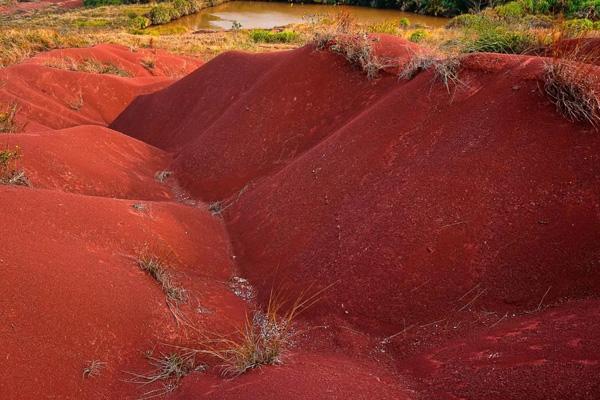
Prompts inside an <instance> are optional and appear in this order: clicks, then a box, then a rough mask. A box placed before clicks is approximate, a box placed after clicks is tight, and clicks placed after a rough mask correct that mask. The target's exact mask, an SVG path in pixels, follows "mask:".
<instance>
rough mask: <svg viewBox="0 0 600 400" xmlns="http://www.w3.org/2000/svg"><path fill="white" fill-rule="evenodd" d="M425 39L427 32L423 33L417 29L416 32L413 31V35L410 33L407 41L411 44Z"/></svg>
mask: <svg viewBox="0 0 600 400" xmlns="http://www.w3.org/2000/svg"><path fill="white" fill-rule="evenodd" d="M426 37H427V32H426V31H424V30H422V29H417V30H416V31H414V32H413V33H411V35H410V37H409V38H408V40H410V41H411V42H415V43H419V42H421V41H422V40H423V39H425V38H426Z"/></svg>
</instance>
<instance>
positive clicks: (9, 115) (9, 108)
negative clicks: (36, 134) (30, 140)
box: [0, 103, 19, 133]
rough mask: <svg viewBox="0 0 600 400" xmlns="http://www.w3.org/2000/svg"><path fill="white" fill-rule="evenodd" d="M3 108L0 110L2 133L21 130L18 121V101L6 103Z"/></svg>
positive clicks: (0, 128) (0, 129)
mask: <svg viewBox="0 0 600 400" xmlns="http://www.w3.org/2000/svg"><path fill="white" fill-rule="evenodd" d="M3 108H4V109H3V110H0V133H15V132H17V131H18V130H19V126H18V124H17V121H16V117H17V113H18V112H19V106H18V105H17V103H12V104H9V105H5V106H4V107H3Z"/></svg>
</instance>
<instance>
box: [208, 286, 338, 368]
mask: <svg viewBox="0 0 600 400" xmlns="http://www.w3.org/2000/svg"><path fill="white" fill-rule="evenodd" d="M329 287H331V286H327V287H325V288H324V289H321V290H319V291H317V292H316V293H314V294H313V295H310V296H305V295H304V293H303V294H301V295H300V296H299V297H298V298H297V299H296V300H295V301H294V302H292V303H290V302H287V301H284V300H283V299H282V297H281V296H279V295H276V294H274V293H273V292H271V295H270V297H269V301H268V304H267V307H266V310H264V311H262V310H258V311H255V312H254V313H253V314H252V316H250V315H246V320H245V321H244V324H243V326H242V327H241V328H240V329H239V331H238V332H237V333H236V334H234V335H233V336H231V337H220V338H217V339H211V340H207V341H206V342H205V343H204V344H203V349H202V350H199V351H200V352H201V353H203V354H205V355H208V356H210V357H211V358H214V359H216V360H217V362H218V363H219V367H220V368H221V374H222V375H223V376H226V377H236V376H239V375H241V374H243V373H245V372H247V371H249V370H251V369H254V368H258V367H260V366H263V365H277V364H280V363H282V356H283V355H284V353H285V352H286V350H288V348H289V347H290V346H291V345H292V344H293V338H294V336H295V335H296V332H295V331H294V329H293V322H294V321H295V319H296V318H297V317H298V315H300V314H301V313H302V312H303V311H305V310H306V309H308V308H310V307H311V306H313V305H314V304H315V303H316V302H317V301H318V300H319V297H320V295H321V294H322V293H323V292H324V291H325V290H327V289H328V288H329Z"/></svg>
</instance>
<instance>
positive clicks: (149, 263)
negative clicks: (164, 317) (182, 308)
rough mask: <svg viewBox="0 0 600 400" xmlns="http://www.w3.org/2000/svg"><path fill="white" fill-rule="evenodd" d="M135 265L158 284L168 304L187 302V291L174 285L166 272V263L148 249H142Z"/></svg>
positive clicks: (169, 274)
mask: <svg viewBox="0 0 600 400" xmlns="http://www.w3.org/2000/svg"><path fill="white" fill-rule="evenodd" d="M137 264H138V266H139V267H140V269H141V270H142V271H144V272H146V273H147V274H148V275H150V277H152V278H153V279H154V280H155V281H156V282H158V283H159V284H160V286H161V288H162V291H163V292H164V294H165V295H166V297H167V301H168V302H171V301H172V302H175V303H185V302H187V298H188V297H187V291H186V290H185V289H184V288H182V287H181V286H179V285H178V284H177V283H175V281H174V280H173V278H172V276H171V273H170V272H169V271H168V268H167V265H166V262H164V261H163V260H162V259H161V258H160V257H159V256H156V255H154V254H151V253H150V252H149V251H148V249H144V250H143V251H142V252H141V254H140V256H139V258H138V260H137Z"/></svg>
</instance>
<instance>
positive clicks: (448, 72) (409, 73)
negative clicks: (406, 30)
mask: <svg viewBox="0 0 600 400" xmlns="http://www.w3.org/2000/svg"><path fill="white" fill-rule="evenodd" d="M460 65H461V59H460V57H459V56H439V55H435V54H432V53H421V54H416V55H414V56H413V57H412V58H411V59H410V61H409V62H408V63H406V65H405V66H404V67H403V68H402V70H401V71H400V74H399V78H400V79H412V78H414V77H415V76H416V75H417V74H419V73H420V72H422V71H426V70H429V69H433V76H434V79H435V81H436V82H441V83H442V84H443V85H444V86H445V87H446V90H448V92H450V88H451V87H453V86H457V85H459V84H461V83H462V82H461V80H460V78H459V71H460Z"/></svg>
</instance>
